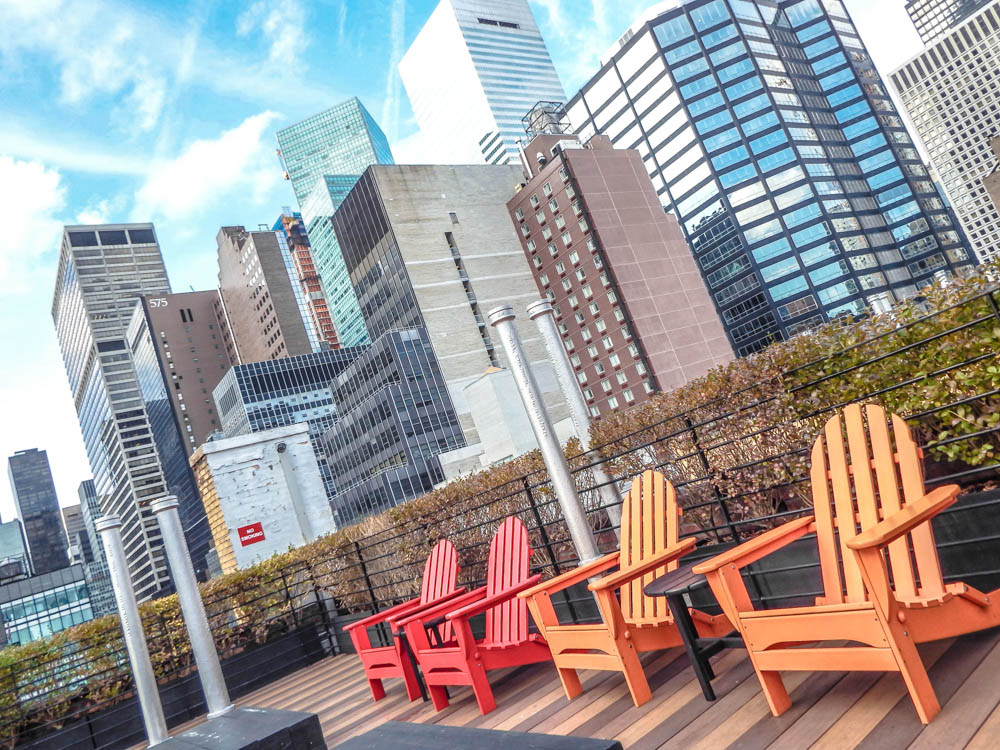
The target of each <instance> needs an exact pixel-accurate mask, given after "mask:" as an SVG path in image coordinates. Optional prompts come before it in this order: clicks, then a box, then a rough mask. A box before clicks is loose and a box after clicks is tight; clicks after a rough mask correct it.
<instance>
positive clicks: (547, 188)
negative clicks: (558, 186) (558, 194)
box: [542, 182, 552, 195]
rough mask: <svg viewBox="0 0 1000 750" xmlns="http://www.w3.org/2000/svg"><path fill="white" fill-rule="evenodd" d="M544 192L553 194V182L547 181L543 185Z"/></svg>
mask: <svg viewBox="0 0 1000 750" xmlns="http://www.w3.org/2000/svg"><path fill="white" fill-rule="evenodd" d="M542 192H543V193H545V194H546V195H552V184H551V183H549V182H546V183H545V184H544V185H542Z"/></svg>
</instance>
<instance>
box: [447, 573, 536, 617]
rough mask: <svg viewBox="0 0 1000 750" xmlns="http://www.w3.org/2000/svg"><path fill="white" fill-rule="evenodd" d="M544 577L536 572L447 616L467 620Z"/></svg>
mask: <svg viewBox="0 0 1000 750" xmlns="http://www.w3.org/2000/svg"><path fill="white" fill-rule="evenodd" d="M541 579H542V574H541V573H536V574H535V575H533V576H531V577H530V578H526V579H525V580H523V581H521V583H519V584H517V585H516V586H511V587H510V588H509V589H504V590H503V591H501V592H499V593H496V594H494V595H493V596H487V597H486V598H485V599H480V600H479V601H477V602H472V604H467V605H465V606H464V607H461V608H460V609H456V610H453V611H451V612H449V613H448V614H447V615H445V617H447V618H448V619H449V620H465V619H468V618H470V617H473V616H475V615H478V614H479V613H480V612H485V611H486V610H488V609H490V608H492V607H495V606H496V605H498V604H503V603H504V602H505V601H507V600H508V599H513V598H514V597H515V596H517V594H518V593H519V592H521V591H524V590H525V589H527V588H530V587H531V586H534V585H535V584H536V583H538V582H539V581H540V580H541Z"/></svg>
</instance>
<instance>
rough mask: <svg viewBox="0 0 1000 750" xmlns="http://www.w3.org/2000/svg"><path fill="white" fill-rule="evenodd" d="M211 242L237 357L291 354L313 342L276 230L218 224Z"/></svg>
mask: <svg viewBox="0 0 1000 750" xmlns="http://www.w3.org/2000/svg"><path fill="white" fill-rule="evenodd" d="M283 240H284V238H283V237H282V241H283ZM216 243H217V244H218V246H219V290H220V292H221V293H222V301H223V303H224V306H225V312H226V314H227V316H228V320H229V328H230V333H231V335H232V348H233V353H235V354H236V356H237V357H238V359H239V361H240V362H262V361H264V360H267V359H277V358H278V357H293V356H295V355H298V354H309V353H310V352H312V351H313V350H314V349H315V348H318V342H314V341H313V340H312V339H311V338H310V337H311V336H312V337H315V333H314V332H312V331H311V324H310V328H309V329H307V328H306V325H307V323H306V321H307V320H308V311H307V309H306V305H305V299H304V296H303V293H302V289H301V287H300V286H299V284H298V280H297V279H295V280H294V281H293V278H294V276H295V270H294V268H293V267H292V265H291V258H290V257H289V258H287V259H286V257H285V254H284V253H283V252H282V247H281V245H280V244H279V233H278V232H274V231H259V232H250V231H247V230H246V229H245V228H244V227H241V226H233V227H222V229H220V230H219V234H218V235H217V237H216ZM286 261H287V262H286ZM314 343H315V346H314Z"/></svg>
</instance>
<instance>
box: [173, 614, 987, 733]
mask: <svg viewBox="0 0 1000 750" xmlns="http://www.w3.org/2000/svg"><path fill="white" fill-rule="evenodd" d="M921 653H922V655H923V658H924V662H925V663H926V664H927V665H928V666H929V670H930V676H931V682H932V684H933V685H934V689H935V691H936V692H937V695H938V699H939V700H940V702H941V705H942V710H941V713H940V714H939V715H938V717H937V718H936V719H935V720H934V721H933V722H932V723H931V724H930V725H929V726H927V727H923V726H922V725H921V724H920V721H919V720H918V719H917V715H916V712H915V711H914V709H913V705H912V703H911V702H910V699H909V696H908V695H907V693H906V690H905V687H904V686H903V681H902V680H901V679H900V677H899V675H898V674H895V673H893V674H885V673H875V672H853V673H842V672H814V673H808V672H797V673H795V672H793V673H786V674H785V684H786V686H787V687H788V691H789V693H790V695H791V697H792V701H793V704H792V708H791V709H790V710H789V711H788V712H786V713H785V714H784V715H783V716H781V717H779V718H774V717H772V716H771V714H770V713H769V711H768V709H767V704H766V703H765V701H764V697H763V695H762V694H761V692H760V688H759V685H758V683H757V678H756V677H755V676H754V674H753V670H752V668H751V666H750V663H749V661H748V660H747V657H746V653H745V652H743V651H741V650H731V651H724V652H723V653H721V654H720V655H718V656H716V657H715V658H714V659H713V667H714V669H715V672H716V674H717V676H718V677H717V679H716V680H715V681H714V683H713V685H714V687H715V691H716V694H717V695H718V700H716V701H715V702H714V703H709V702H707V701H705V700H704V698H703V697H702V695H701V690H700V688H699V686H698V683H697V681H696V680H695V677H694V674H693V673H692V671H691V670H690V669H689V668H688V662H687V657H686V656H685V655H684V654H683V653H682V651H681V649H671V650H669V651H663V652H659V653H653V654H648V655H646V656H645V657H643V662H644V664H645V666H646V675H647V677H648V679H649V682H650V687H651V688H652V690H653V699H652V700H651V701H650V702H648V703H647V704H645V705H644V706H641V707H639V708H636V707H635V706H634V705H632V701H631V699H630V697H629V695H628V692H627V690H626V688H625V683H624V681H623V680H622V677H621V675H620V674H618V673H612V672H593V671H586V672H583V673H582V674H581V678H582V680H583V684H584V690H585V692H584V693H583V694H582V695H581V696H579V697H578V698H576V699H575V700H573V701H567V700H566V698H565V696H564V695H563V692H562V688H561V687H560V685H559V682H558V680H557V679H556V674H555V670H554V668H553V667H552V665H551V664H537V665H532V666H529V667H521V668H518V669H513V670H504V671H502V672H496V673H491V675H492V679H491V682H492V684H493V687H494V692H495V695H496V700H497V709H496V710H495V711H494V712H492V713H490V714H489V715H487V716H482V715H481V714H480V713H479V709H478V708H477V706H476V703H475V701H474V700H473V698H472V692H471V690H469V689H468V688H463V687H459V688H452V689H451V695H452V703H451V705H450V706H449V707H448V708H447V709H445V710H444V711H441V712H435V711H434V709H433V707H432V706H431V704H430V703H429V702H427V703H423V702H421V701H416V702H413V703H410V702H409V701H407V700H406V694H405V692H404V690H403V686H402V682H401V681H399V680H388V681H386V683H385V685H386V688H387V695H386V697H385V698H384V699H383V700H381V701H379V702H378V703H375V702H373V701H372V699H371V695H370V693H369V692H368V685H367V682H366V681H365V679H364V673H363V671H362V669H361V664H360V662H359V661H358V659H357V658H356V657H355V656H353V655H347V654H345V655H341V656H334V657H330V658H327V659H324V660H323V661H320V662H318V663H316V664H314V665H312V666H309V667H306V668H305V669H302V670H299V671H298V672H295V673H293V674H291V675H288V676H287V677H284V678H282V679H280V680H277V681H276V682H274V683H272V684H271V685H268V686H267V687H265V688H262V689H260V690H258V691H256V692H254V693H251V694H249V695H247V696H245V697H243V698H242V699H240V700H239V701H237V703H238V704H239V705H244V706H246V705H253V706H263V707H271V708H282V709H290V710H295V711H310V712H314V713H317V714H318V715H319V718H320V722H321V723H322V726H323V732H324V734H325V736H326V740H327V743H328V744H329V746H330V747H331V748H334V747H336V746H337V744H338V743H341V742H343V741H345V740H346V739H348V738H350V737H353V736H354V735H357V734H361V733H363V732H365V731H367V730H368V729H371V728H372V727H374V726H377V725H378V724H381V723H383V722H386V721H413V722H424V723H428V722H436V723H441V724H453V725H465V726H471V727H483V728H489V729H507V730H517V731H522V732H543V733H549V734H562V735H578V736H584V737H607V738H611V737H614V738H617V739H618V740H620V741H621V743H622V745H623V746H624V747H626V748H634V749H635V750H640V749H641V750H647V749H648V750H652V749H653V748H684V749H685V750H692V749H695V748H697V749H699V750H700V749H702V748H706V749H707V748H712V750H716V749H721V748H734V749H735V748H740V749H741V750H757V749H758V748H771V749H773V750H777V749H779V748H781V749H786V748H787V749H789V750H792V749H794V750H799V749H800V748H815V749H819V748H831V749H834V748H835V749H836V750H842V749H844V748H855V747H856V748H873V749H874V748H879V749H880V750H884V749H886V748H892V749H894V748H914V749H916V748H969V749H970V750H971V749H976V750H980V749H982V750H986V749H991V750H992V749H993V748H997V747H1000V629H996V630H990V631H984V632H982V633H979V634H975V635H970V636H964V637H962V638H958V639H950V640H945V641H939V642H936V643H931V644H926V645H924V646H921ZM177 729H180V728H177ZM177 729H175V730H174V731H173V732H172V734H175V733H176V732H177ZM455 750H458V749H457V748H456V749H455Z"/></svg>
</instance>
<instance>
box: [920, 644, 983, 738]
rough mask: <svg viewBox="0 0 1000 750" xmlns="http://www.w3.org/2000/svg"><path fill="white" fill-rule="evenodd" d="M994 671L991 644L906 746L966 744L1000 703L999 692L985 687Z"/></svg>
mask: <svg viewBox="0 0 1000 750" xmlns="http://www.w3.org/2000/svg"><path fill="white" fill-rule="evenodd" d="M997 674H1000V645H994V646H993V648H992V649H991V650H990V652H989V653H988V654H987V655H986V658H985V659H983V660H982V662H980V663H979V665H978V666H977V667H976V668H975V669H974V670H973V672H972V674H970V675H969V677H968V678H967V679H966V680H965V682H964V683H962V685H961V687H959V688H958V690H956V691H955V693H954V695H952V697H951V699H950V700H949V701H948V702H947V703H946V704H945V705H944V706H943V707H942V709H941V713H940V714H938V716H937V718H935V719H934V721H933V722H931V723H930V724H929V725H928V726H926V727H924V729H923V731H922V732H921V733H920V734H919V735H918V737H917V739H916V740H914V742H913V744H912V745H910V750H935V749H936V748H941V747H963V746H964V745H966V744H967V743H968V742H969V741H970V740H971V739H972V737H973V736H974V735H975V734H976V732H977V731H978V729H979V727H980V726H982V724H983V722H984V721H986V719H987V718H989V716H990V714H991V713H992V712H993V710H994V709H995V708H996V707H997V704H998V703H1000V692H998V691H996V690H991V689H989V685H990V683H991V682H992V681H993V680H992V679H991V678H993V677H994V676H995V675H997Z"/></svg>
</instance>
